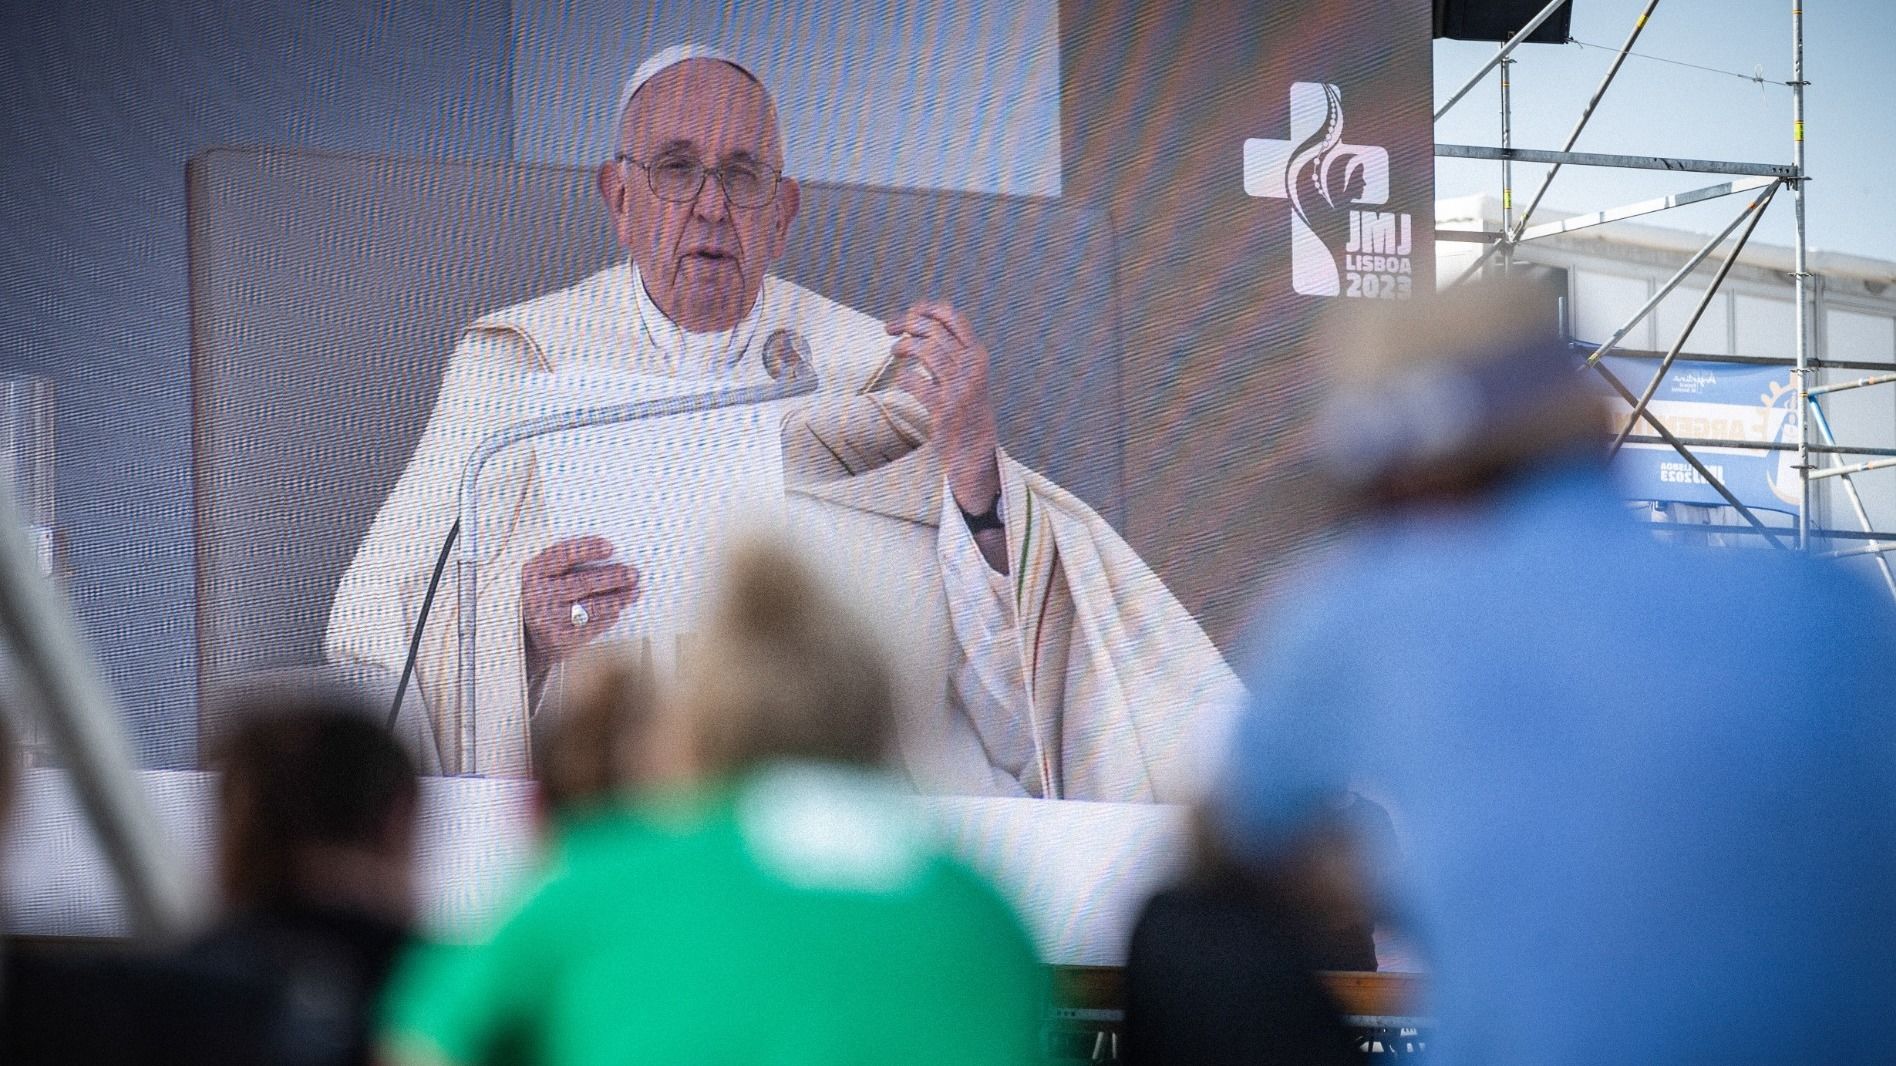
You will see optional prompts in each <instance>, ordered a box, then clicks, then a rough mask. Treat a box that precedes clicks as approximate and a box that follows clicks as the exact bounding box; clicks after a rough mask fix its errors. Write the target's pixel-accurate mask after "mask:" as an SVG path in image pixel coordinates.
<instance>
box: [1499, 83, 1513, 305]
mask: <svg viewBox="0 0 1896 1066" xmlns="http://www.w3.org/2000/svg"><path fill="white" fill-rule="evenodd" d="M1512 66H1514V60H1512V59H1503V60H1502V61H1501V148H1502V150H1503V151H1506V150H1508V149H1511V148H1513V147H1514V99H1513V91H1512V89H1513V87H1512V84H1511V83H1510V81H1509V77H1508V75H1509V69H1508V68H1510V67H1512ZM1513 231H1514V161H1513V160H1511V159H1505V158H1504V159H1502V160H1501V232H1502V233H1512V232H1513ZM1500 247H1501V273H1502V274H1507V273H1509V272H1510V271H1512V270H1513V269H1514V248H1513V243H1512V241H1508V240H1503V241H1501V242H1500Z"/></svg>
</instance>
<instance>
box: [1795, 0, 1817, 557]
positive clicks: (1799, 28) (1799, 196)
mask: <svg viewBox="0 0 1896 1066" xmlns="http://www.w3.org/2000/svg"><path fill="white" fill-rule="evenodd" d="M1791 165H1792V166H1793V167H1795V168H1796V169H1797V178H1796V180H1795V182H1794V184H1793V186H1792V189H1791V196H1792V201H1791V202H1792V206H1793V208H1794V213H1795V216H1796V220H1797V246H1796V250H1795V255H1796V267H1795V270H1794V274H1795V277H1794V278H1793V282H1794V284H1795V285H1796V301H1797V366H1796V368H1795V369H1794V370H1793V371H1792V373H1793V376H1795V377H1796V379H1797V481H1798V505H1797V546H1798V547H1800V548H1804V549H1806V550H1808V549H1809V547H1810V503H1811V474H1812V473H1813V471H1812V469H1811V453H1810V429H1811V426H1810V422H1811V419H1810V388H1811V384H1810V376H1811V373H1812V368H1811V365H1810V356H1811V343H1810V342H1811V327H1812V325H1813V323H1812V322H1811V313H1810V261H1809V256H1810V242H1809V238H1808V235H1807V233H1806V231H1805V222H1804V192H1805V186H1806V185H1807V184H1808V183H1809V179H1808V178H1807V177H1806V175H1805V172H1804V0H1791Z"/></svg>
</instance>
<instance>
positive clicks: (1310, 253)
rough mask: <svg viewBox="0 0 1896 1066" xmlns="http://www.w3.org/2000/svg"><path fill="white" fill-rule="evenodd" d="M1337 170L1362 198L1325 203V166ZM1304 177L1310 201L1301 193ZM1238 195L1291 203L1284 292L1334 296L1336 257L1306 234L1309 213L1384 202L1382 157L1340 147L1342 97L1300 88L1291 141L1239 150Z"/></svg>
mask: <svg viewBox="0 0 1896 1066" xmlns="http://www.w3.org/2000/svg"><path fill="white" fill-rule="evenodd" d="M1339 164H1340V165H1341V166H1342V167H1343V168H1344V173H1343V175H1342V177H1343V178H1344V181H1343V185H1344V186H1345V187H1347V185H1348V184H1349V180H1348V179H1349V178H1351V177H1358V178H1360V179H1361V181H1362V190H1361V191H1360V192H1359V193H1358V194H1357V195H1356V196H1355V197H1354V198H1350V199H1347V200H1345V201H1344V202H1342V203H1336V202H1332V201H1331V200H1330V197H1331V196H1332V195H1333V194H1332V192H1331V190H1332V189H1335V188H1337V185H1336V183H1335V182H1334V181H1333V180H1332V179H1333V178H1334V177H1336V175H1334V174H1333V173H1332V170H1331V168H1332V166H1334V165H1339ZM1300 176H1301V177H1303V178H1305V179H1306V182H1307V183H1308V184H1309V185H1310V187H1311V188H1312V189H1314V190H1315V192H1316V194H1318V195H1315V196H1314V197H1313V196H1312V194H1310V193H1306V192H1305V191H1304V190H1303V188H1302V183H1299V182H1298V181H1297V178H1298V177H1300ZM1244 191H1245V193H1246V195H1249V196H1268V197H1272V198H1275V199H1279V200H1289V201H1290V202H1291V213H1290V216H1291V217H1290V285H1291V288H1293V289H1295V290H1296V291H1297V292H1298V293H1300V294H1302V295H1304V296H1335V295H1337V292H1338V289H1339V285H1338V280H1339V279H1338V273H1337V268H1336V257H1337V251H1338V250H1337V249H1333V248H1331V247H1329V246H1328V245H1326V244H1324V243H1323V238H1322V237H1320V236H1318V235H1317V232H1316V231H1315V230H1313V229H1311V228H1310V223H1309V222H1308V218H1309V215H1310V212H1312V211H1324V212H1334V211H1342V210H1348V209H1349V207H1350V206H1351V205H1352V204H1381V203H1387V202H1388V201H1389V152H1388V151H1387V150H1386V149H1383V148H1377V147H1374V146H1372V145H1364V144H1344V143H1343V91H1342V90H1341V89H1339V88H1337V87H1336V86H1334V85H1326V84H1324V83H1323V82H1316V81H1300V82H1295V83H1293V84H1292V85H1291V87H1290V139H1289V140H1283V141H1279V140H1270V139H1267V138H1258V137H1253V138H1251V139H1249V140H1246V141H1245V142H1244Z"/></svg>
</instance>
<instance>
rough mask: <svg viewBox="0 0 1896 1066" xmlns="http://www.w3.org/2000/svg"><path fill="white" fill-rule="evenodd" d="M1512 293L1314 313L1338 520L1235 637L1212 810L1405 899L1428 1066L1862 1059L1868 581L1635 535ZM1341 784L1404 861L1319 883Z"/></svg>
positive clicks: (1878, 702) (1244, 837)
mask: <svg viewBox="0 0 1896 1066" xmlns="http://www.w3.org/2000/svg"><path fill="white" fill-rule="evenodd" d="M1536 303H1537V301H1536V300H1535V299H1534V298H1533V295H1532V294H1531V293H1529V292H1527V291H1525V290H1524V289H1523V288H1520V287H1516V286H1512V285H1491V286H1482V287H1478V288H1476V289H1474V290H1473V291H1464V292H1458V293H1455V294H1452V295H1444V296H1442V297H1437V298H1435V299H1433V300H1431V301H1428V302H1422V301H1418V302H1416V303H1415V304H1412V305H1409V306H1406V307H1404V306H1400V305H1398V306H1382V307H1375V308H1368V309H1353V310H1354V314H1353V315H1352V317H1351V318H1350V320H1349V321H1348V323H1347V324H1344V325H1342V326H1341V327H1339V328H1338V329H1337V332H1335V333H1334V334H1333V339H1334V342H1335V343H1334V344H1333V350H1334V353H1335V357H1334V359H1335V365H1336V371H1335V374H1336V380H1335V381H1334V382H1333V386H1334V387H1333V390H1332V395H1333V399H1332V400H1331V403H1330V407H1329V409H1328V414H1327V416H1326V418H1324V419H1323V420H1322V424H1323V425H1324V427H1325V428H1324V429H1323V431H1322V432H1321V434H1320V438H1321V439H1322V440H1323V441H1324V444H1323V446H1322V449H1321V450H1322V453H1323V454H1324V456H1325V457H1326V461H1327V462H1328V463H1329V464H1330V467H1331V470H1332V472H1333V473H1334V475H1335V477H1334V479H1333V480H1334V481H1335V482H1336V483H1338V484H1340V485H1344V486H1345V487H1346V488H1347V490H1348V491H1349V492H1350V493H1351V494H1353V495H1354V497H1355V498H1356V500H1358V501H1359V502H1360V503H1361V504H1362V505H1363V517H1364V520H1363V521H1362V523H1361V525H1360V526H1359V528H1357V529H1356V530H1354V531H1353V532H1352V533H1351V534H1350V535H1349V536H1348V537H1347V538H1346V540H1345V543H1344V544H1343V545H1342V546H1341V547H1340V549H1339V550H1338V551H1337V552H1336V553H1335V554H1334V555H1333V557H1331V558H1329V559H1328V560H1327V561H1326V562H1325V563H1324V564H1323V565H1322V566H1320V567H1319V568H1318V569H1317V570H1316V571H1315V572H1313V573H1312V574H1311V575H1310V580H1309V581H1308V583H1307V585H1306V586H1305V587H1303V588H1302V589H1300V590H1297V591H1293V592H1291V593H1288V594H1286V595H1284V596H1283V597H1282V598H1281V599H1280V600H1279V602H1278V608H1279V609H1278V610H1276V611H1274V612H1273V615H1272V617H1270V618H1268V619H1265V620H1264V622H1263V625H1262V626H1261V628H1260V631H1259V633H1258V636H1257V640H1256V648H1255V651H1254V652H1253V654H1251V655H1250V656H1249V660H1248V668H1247V670H1246V672H1245V675H1244V676H1245V680H1246V682H1247V684H1248V685H1249V688H1250V691H1251V692H1252V693H1254V694H1255V696H1254V698H1253V702H1252V704H1251V706H1250V707H1249V709H1248V711H1247V712H1246V714H1245V716H1244V717H1243V719H1242V721H1241V723H1240V725H1239V727H1238V731H1237V736H1236V739H1235V742H1234V748H1233V752H1232V755H1231V758H1230V761H1229V764H1228V766H1227V768H1226V770H1225V772H1224V775H1223V778H1222V780H1221V782H1220V785H1219V787H1218V789H1217V790H1216V793H1215V799H1214V802H1213V807H1212V817H1213V818H1214V820H1215V822H1216V824H1217V826H1218V830H1219V831H1220V832H1221V833H1223V834H1225V836H1226V838H1227V840H1228V841H1229V845H1230V846H1231V847H1232V848H1233V850H1234V851H1235V852H1236V853H1238V854H1240V855H1242V856H1243V857H1244V858H1245V859H1246V861H1248V862H1250V863H1251V864H1253V865H1254V867H1256V868H1259V869H1264V870H1284V871H1300V872H1301V876H1305V877H1306V879H1310V878H1311V877H1312V872H1313V871H1315V872H1316V874H1317V876H1316V877H1315V879H1316V880H1321V881H1323V882H1324V887H1325V889H1326V890H1329V891H1332V892H1336V891H1337V886H1338V884H1339V883H1340V881H1342V880H1353V881H1354V882H1355V884H1356V885H1357V886H1359V887H1360V888H1362V889H1365V890H1367V891H1368V893H1369V894H1370V895H1372V896H1374V897H1376V898H1378V899H1379V900H1380V901H1382V902H1385V903H1387V904H1388V905H1390V906H1393V907H1395V908H1397V909H1398V910H1399V911H1400V912H1402V913H1404V914H1406V915H1407V916H1408V917H1409V919H1410V921H1411V923H1412V925H1413V929H1414V932H1415V933H1416V934H1417V936H1418V937H1419V938H1420V939H1421V941H1422V944H1423V947H1424V950H1425V952H1426V954H1427V957H1428V958H1429V960H1430V967H1431V970H1432V978H1431V980H1430V982H1429V984H1430V993H1429V997H1428V999H1429V1002H1427V1003H1426V1004H1425V1005H1424V1007H1425V1009H1426V1010H1427V1011H1428V1012H1429V1013H1430V1014H1432V1015H1433V1016H1434V1017H1435V1018H1436V1020H1437V1023H1438V1029H1437V1031H1436V1039H1435V1040H1434V1041H1433V1042H1432V1045H1431V1047H1432V1053H1433V1054H1434V1055H1435V1056H1436V1059H1437V1061H1442V1062H1451V1063H1507V1064H1510V1066H1536V1064H1542V1063H1547V1064H1552V1063H1599V1062H1614V1063H1659V1062H1664V1063H1692V1062H1718V1063H1767V1062H1769V1063H1783V1062H1824V1063H1846V1062H1871V1061H1879V1062H1881V1061H1889V1060H1890V1056H1891V1055H1892V1053H1891V1052H1890V1051H1889V1049H1888V1048H1887V1047H1886V1046H1884V1042H1883V1041H1882V1040H1881V1039H1880V1038H1878V1037H1876V1036H1873V1035H1871V1033H1872V1031H1873V1030H1874V1029H1875V1028H1876V1026H1875V1025H1874V1023H1875V1022H1876V1021H1877V1020H1880V1019H1887V1018H1888V1017H1889V1016H1890V1013H1889V1012H1890V1011H1891V1010H1892V1005H1896V954H1893V949H1896V903H1892V901H1891V900H1892V897H1891V892H1892V888H1891V886H1892V885H1896V688H1893V687H1892V685H1891V682H1890V676H1889V672H1890V666H1891V664H1892V663H1896V637H1893V634H1896V628H1893V627H1892V624H1891V623H1892V612H1891V611H1890V609H1889V604H1888V603H1887V602H1886V601H1885V599H1884V598H1883V597H1882V595H1881V594H1880V593H1878V592H1876V591H1875V590H1873V589H1871V588H1869V587H1867V586H1863V585H1860V584H1859V583H1857V582H1856V581H1855V580H1853V579H1852V578H1851V577H1850V576H1848V575H1846V574H1844V573H1842V572H1839V571H1837V570H1835V569H1831V568H1828V567H1826V566H1824V565H1820V564H1818V563H1816V562H1813V561H1811V560H1809V559H1807V558H1805V557H1803V556H1800V555H1796V554H1793V553H1791V552H1788V551H1772V550H1757V551H1738V550H1731V551H1725V552H1722V553H1721V552H1712V551H1707V550H1704V549H1691V548H1682V547H1675V546H1666V545H1662V544H1659V543H1657V542H1655V540H1654V539H1653V537H1652V535H1651V533H1650V532H1648V531H1646V530H1644V529H1642V528H1641V527H1640V526H1639V525H1638V524H1636V523H1635V522H1634V521H1633V520H1632V519H1631V517H1630V516H1629V514H1628V512H1627V509H1626V507H1625V506H1624V505H1623V504H1622V503H1621V502H1619V500H1618V499H1617V498H1616V496H1615V494H1614V490H1613V487H1612V485H1611V483H1610V481H1609V479H1608V476H1607V473H1606V470H1605V468H1604V464H1603V462H1602V458H1601V457H1602V456H1603V454H1604V449H1603V448H1602V447H1600V444H1601V438H1600V431H1601V429H1602V427H1604V426H1605V425H1607V422H1606V421H1605V417H1604V411H1603V408H1602V406H1601V405H1600V403H1599V402H1598V400H1597V397H1596V396H1595V395H1594V394H1592V393H1590V392H1588V391H1587V390H1586V386H1587V385H1588V384H1590V382H1591V378H1590V376H1586V377H1583V376H1582V375H1580V374H1578V373H1576V369H1577V368H1576V366H1575V361H1574V360H1573V359H1572V357H1571V356H1570V355H1568V354H1567V353H1566V352H1565V351H1564V350H1563V348H1562V346H1561V344H1560V343H1559V338H1558V337H1557V336H1555V335H1554V333H1553V331H1552V330H1551V329H1546V328H1543V327H1542V326H1541V325H1540V324H1539V323H1537V322H1536V321H1535V320H1534V318H1533V317H1532V316H1531V314H1530V313H1529V312H1528V311H1526V310H1525V309H1526V308H1528V307H1532V306H1535V305H1536ZM1357 784H1362V785H1365V786H1367V787H1368V788H1370V789H1371V790H1372V794H1375V795H1377V796H1379V797H1382V798H1386V799H1387V800H1389V801H1390V802H1391V804H1392V805H1393V808H1394V813H1395V815H1396V817H1397V821H1398V828H1399V829H1400V830H1401V831H1402V837H1403V839H1402V844H1403V851H1404V855H1403V861H1402V864H1401V865H1400V866H1399V867H1398V866H1396V865H1395V864H1394V862H1393V861H1392V860H1391V858H1390V857H1388V856H1383V855H1376V854H1366V855H1362V856H1361V861H1357V862H1354V863H1353V864H1352V865H1351V866H1350V867H1349V870H1350V875H1349V877H1347V878H1343V879H1338V878H1335V877H1332V876H1330V872H1332V871H1334V870H1336V869H1337V868H1338V864H1336V863H1334V862H1328V861H1322V860H1323V859H1324V856H1323V855H1322V854H1320V853H1323V852H1325V851H1326V850H1335V849H1333V848H1331V845H1330V842H1332V841H1334V840H1335V839H1336V832H1337V829H1338V828H1339V827H1338V825H1337V824H1336V823H1337V818H1336V815H1335V813H1334V811H1335V801H1336V799H1337V797H1339V796H1341V795H1342V794H1344V792H1345V791H1346V790H1347V789H1349V788H1350V787H1352V786H1353V785H1357ZM1343 850H1346V851H1347V850H1348V849H1347V848H1346V849H1343ZM1367 871H1375V873H1374V874H1373V875H1371V874H1369V873H1368V872H1367Z"/></svg>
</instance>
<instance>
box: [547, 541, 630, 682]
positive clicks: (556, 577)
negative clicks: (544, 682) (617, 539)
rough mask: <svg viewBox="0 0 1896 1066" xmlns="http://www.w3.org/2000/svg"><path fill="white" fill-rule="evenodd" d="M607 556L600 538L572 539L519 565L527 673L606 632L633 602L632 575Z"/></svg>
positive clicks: (607, 545) (608, 544)
mask: <svg viewBox="0 0 1896 1066" xmlns="http://www.w3.org/2000/svg"><path fill="white" fill-rule="evenodd" d="M611 558H612V542H611V541H609V540H607V539H606V538H604V537H574V538H572V539H571V540H563V541H560V542H559V543H557V544H554V545H553V546H552V547H549V548H547V549H546V550H545V551H542V552H541V553H540V554H538V555H536V556H534V557H533V558H532V559H531V560H530V561H528V563H527V565H526V566H524V567H521V569H520V615H521V619H522V622H523V625H524V626H525V628H526V636H527V666H528V670H529V672H530V673H531V674H535V675H537V674H542V673H544V672H545V671H546V670H547V669H548V668H550V667H552V666H553V665H554V664H556V663H558V662H560V661H561V660H562V659H565V658H566V657H567V656H568V655H571V654H572V653H573V652H574V651H576V650H578V649H579V648H581V647H583V646H584V645H585V644H586V643H587V642H588V641H590V640H592V639H593V638H594V637H597V636H598V635H599V634H601V633H604V632H605V631H606V630H608V629H611V628H612V623H614V622H615V621H617V620H618V618H619V612H620V611H623V610H625V609H626V607H627V606H629V605H630V604H631V603H632V601H634V600H636V599H638V596H639V573H638V571H637V570H635V569H633V568H632V567H631V566H628V565H626V564H625V563H614V562H609V561H608V560H610V559H611ZM574 605H578V607H579V608H580V609H579V610H577V611H576V610H574V609H573V608H574Z"/></svg>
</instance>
